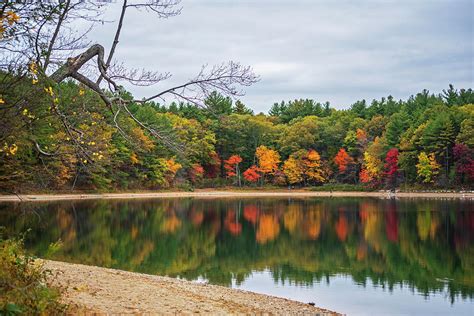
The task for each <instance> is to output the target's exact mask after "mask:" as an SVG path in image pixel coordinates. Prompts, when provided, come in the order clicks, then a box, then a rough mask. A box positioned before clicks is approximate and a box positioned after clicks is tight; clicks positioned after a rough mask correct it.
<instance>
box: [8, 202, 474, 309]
mask: <svg viewBox="0 0 474 316" xmlns="http://www.w3.org/2000/svg"><path fill="white" fill-rule="evenodd" d="M0 226H5V227H6V230H7V234H8V235H14V234H18V233H20V232H24V231H26V230H27V229H30V231H29V232H28V234H27V237H26V246H27V248H28V249H29V250H30V251H31V252H33V253H34V254H36V255H38V256H40V257H45V256H48V257H49V258H51V259H54V260H61V261H67V262H75V263H83V264H89V265H97V266H102V267H111V268H117V269H123V270H129V271H136V272H142V273H148V274H158V275H168V276H172V277H179V278H184V279H188V280H203V279H204V280H207V281H208V282H209V283H212V284H219V285H224V286H231V287H235V288H240V289H245V290H251V291H255V292H259V293H265V294H271V295H275V296H281V297H286V298H291V299H294V300H298V301H302V302H306V303H308V302H314V303H316V305H317V306H320V307H323V308H328V309H332V310H335V311H338V312H342V313H347V314H348V315H362V314H374V315H400V314H403V315H407V314H413V315H436V314H439V315H447V314H451V315H454V314H456V315H472V310H473V308H474V295H473V294H474V201H472V200H454V199H453V200H440V199H377V198H298V199H288V198H263V199H262V198H259V199H252V198H243V199H199V198H182V199H151V200H91V201H62V202H48V203H23V204H19V203H2V204H0ZM58 240H61V246H60V247H59V249H58V250H57V251H56V252H54V253H50V252H49V253H48V248H49V245H50V244H51V243H53V242H56V241H58Z"/></svg>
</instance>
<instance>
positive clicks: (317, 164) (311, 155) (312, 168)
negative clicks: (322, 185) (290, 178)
mask: <svg viewBox="0 0 474 316" xmlns="http://www.w3.org/2000/svg"><path fill="white" fill-rule="evenodd" d="M303 165H304V173H305V175H306V179H307V180H309V181H314V182H324V180H325V179H324V173H323V169H322V168H321V156H320V155H319V153H318V152H317V151H316V150H314V149H311V150H309V151H308V152H307V154H306V156H305V157H303Z"/></svg>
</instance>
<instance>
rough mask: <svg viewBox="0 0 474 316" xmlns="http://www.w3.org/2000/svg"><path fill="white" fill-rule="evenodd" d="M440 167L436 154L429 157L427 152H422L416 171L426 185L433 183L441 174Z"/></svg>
mask: <svg viewBox="0 0 474 316" xmlns="http://www.w3.org/2000/svg"><path fill="white" fill-rule="evenodd" d="M439 168H440V165H439V164H438V163H437V162H436V158H435V155H434V154H430V155H427V154H426V153H425V152H421V153H420V154H419V155H418V163H417V165H416V170H417V173H418V177H419V178H421V179H422V181H423V182H424V183H431V182H433V180H434V177H435V176H436V175H437V174H438V172H439Z"/></svg>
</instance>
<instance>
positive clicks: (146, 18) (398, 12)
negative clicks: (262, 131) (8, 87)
mask: <svg viewBox="0 0 474 316" xmlns="http://www.w3.org/2000/svg"><path fill="white" fill-rule="evenodd" d="M118 2H120V1H118ZM182 4H183V12H182V14H181V15H180V16H177V17H173V18H170V19H166V20H160V19H156V18H155V16H153V14H152V13H145V12H130V15H128V16H127V18H126V21H125V29H124V32H123V34H122V38H121V42H120V44H119V48H118V51H117V55H116V57H117V59H119V60H121V61H123V62H125V64H126V65H127V66H131V67H146V68H148V69H155V70H160V71H164V72H166V71H169V72H171V73H172V74H173V77H172V78H171V79H170V80H168V81H167V82H166V83H163V87H167V86H171V85H173V84H176V83H180V82H183V81H185V80H186V79H188V78H191V77H192V76H193V75H194V74H196V73H197V72H198V71H199V69H200V67H201V65H202V64H209V65H212V64H216V63H220V62H223V61H228V60H236V61H240V62H242V63H243V64H248V65H252V66H253V67H254V69H255V70H256V72H257V73H259V74H260V76H261V81H260V82H259V83H258V84H256V85H255V86H253V87H250V88H248V89H247V90H246V91H247V94H246V95H245V96H244V97H243V98H242V101H243V102H244V103H245V104H247V105H248V106H250V107H251V108H253V109H254V110H256V111H257V112H258V111H267V110H268V109H269V107H270V106H271V105H272V104H273V103H274V102H279V101H281V100H289V99H295V98H314V99H316V100H318V101H321V102H324V101H330V102H331V104H332V105H333V106H335V107H338V108H343V107H347V106H348V105H350V104H351V103H353V102H355V101H356V100H358V99H362V98H365V99H367V100H371V99H373V98H380V97H382V96H387V95H389V94H391V95H393V96H394V97H396V98H406V97H408V96H409V95H411V94H414V93H416V92H419V91H421V90H422V89H429V90H431V91H432V92H436V93H437V92H440V91H441V90H442V89H444V88H446V87H447V85H448V84H449V83H453V84H455V85H456V86H457V87H459V88H461V87H464V88H469V87H472V86H473V71H474V70H473V55H474V54H473V53H474V51H473V7H472V6H473V5H472V1H471V0H455V1H450V0H418V1H405V0H404V1H382V0H381V1H375V0H363V1H362V0H361V1H329V0H325V1H323V0H321V1H316V0H313V1H262V0H260V1H217V0H194V1H192V0H184V1H183V3H182ZM119 5H120V3H117V4H115V5H113V6H111V7H110V8H109V9H108V11H107V14H106V17H107V18H108V19H115V18H116V17H117V14H118V13H119V9H120V8H119ZM114 27H115V25H114V24H113V23H111V24H105V25H103V26H99V27H97V28H96V29H95V30H94V32H93V33H92V34H91V38H92V39H93V40H94V41H97V42H100V43H105V44H109V42H111V38H112V36H113V32H114ZM129 89H130V90H131V91H132V92H133V93H134V94H135V95H136V96H137V97H142V96H145V95H149V94H152V93H153V92H154V91H155V90H156V89H157V88H152V87H147V88H143V87H140V88H137V87H129Z"/></svg>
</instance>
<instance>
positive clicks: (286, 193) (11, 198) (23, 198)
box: [0, 189, 474, 202]
mask: <svg viewBox="0 0 474 316" xmlns="http://www.w3.org/2000/svg"><path fill="white" fill-rule="evenodd" d="M189 197H191V198H256V197H262V198H263V197H293V198H298V197H301V198H304V197H378V198H454V199H474V192H465V193H461V192H397V193H389V192H380V191H374V192H358V191H355V192H346V191H334V192H327V191H322V192H320V191H306V190H268V191H262V190H252V191H250V190H249V191H247V190H205V189H203V190H196V191H195V192H180V191H175V192H139V193H83V194H81V193H71V194H64V193H58V194H19V195H0V202H35V201H36V202H41V201H63V200H96V199H107V200H109V199H155V198H189Z"/></svg>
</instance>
